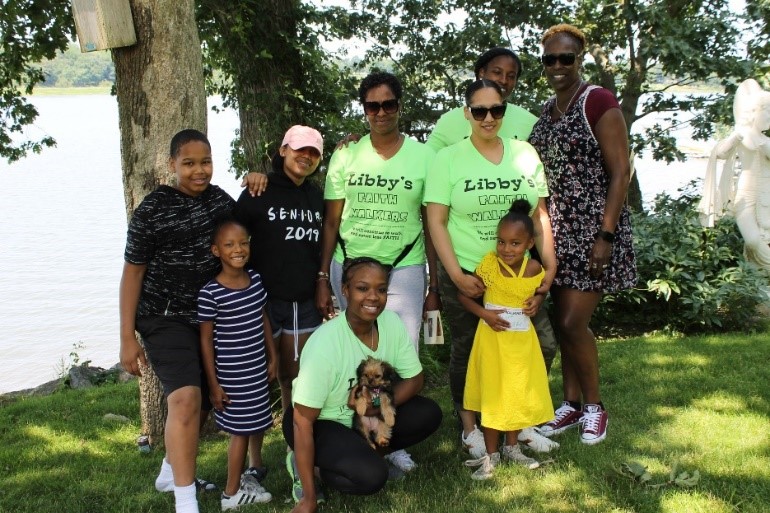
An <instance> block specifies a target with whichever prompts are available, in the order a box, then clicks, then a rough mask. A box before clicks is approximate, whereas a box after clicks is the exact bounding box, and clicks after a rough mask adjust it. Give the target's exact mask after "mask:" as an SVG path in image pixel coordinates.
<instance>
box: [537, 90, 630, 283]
mask: <svg viewBox="0 0 770 513" xmlns="http://www.w3.org/2000/svg"><path fill="white" fill-rule="evenodd" d="M597 88H598V87H597V86H588V87H587V88H586V89H585V90H584V91H583V92H582V93H581V94H580V96H579V97H578V98H577V100H575V102H574V103H573V104H572V105H571V106H569V108H568V109H567V112H565V113H564V115H563V116H562V117H560V118H559V119H557V120H554V119H552V117H551V107H552V106H553V103H554V102H555V101H556V98H555V97H552V98H550V99H549V100H548V101H547V102H546V103H545V105H544V106H543V111H542V113H541V114H540V118H539V119H538V121H537V123H536V124H535V127H534V128H533V129H532V134H531V135H530V137H529V142H530V144H532V145H533V146H534V147H535V149H537V152H538V153H539V154H540V159H541V160H542V161H543V165H544V166H545V175H546V180H547V182H548V189H549V191H550V193H551V196H550V197H549V198H547V199H546V204H547V206H548V214H549V215H550V217H551V227H552V229H553V239H554V248H555V250H556V262H557V271H556V278H555V279H554V282H553V284H554V285H557V286H562V287H567V288H571V289H577V290H581V291H585V292H588V291H593V292H617V291H620V290H624V289H628V288H630V287H633V286H634V284H635V283H636V259H635V256H634V249H633V245H632V240H631V224H630V222H629V214H628V209H627V208H626V206H623V209H622V211H621V214H620V220H619V222H618V226H617V227H616V228H615V242H614V244H613V245H612V255H611V257H610V262H609V266H608V267H607V269H605V270H604V272H603V273H602V274H601V275H600V276H599V278H596V279H595V278H592V277H591V275H590V273H589V269H588V262H589V257H590V255H591V249H592V248H593V245H594V242H595V240H596V234H597V232H598V231H599V230H600V229H601V227H602V219H603V217H604V207H605V204H606V200H607V192H608V189H609V184H610V177H609V175H608V174H607V173H606V172H605V170H604V166H603V158H602V152H601V149H600V148H599V142H598V141H597V140H596V137H595V136H594V134H593V131H592V130H591V127H590V125H589V122H588V118H587V116H586V109H585V105H586V100H587V98H588V95H589V94H590V92H591V91H592V90H594V89H597Z"/></svg>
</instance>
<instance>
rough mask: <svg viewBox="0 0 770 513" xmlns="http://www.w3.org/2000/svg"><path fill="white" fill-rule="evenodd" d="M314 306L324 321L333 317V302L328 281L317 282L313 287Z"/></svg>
mask: <svg viewBox="0 0 770 513" xmlns="http://www.w3.org/2000/svg"><path fill="white" fill-rule="evenodd" d="M315 306H316V308H317V309H318V313H320V314H321V317H323V318H324V319H327V320H328V319H331V318H333V317H334V302H333V301H332V291H331V285H330V284H329V280H318V281H317V282H316V285H315Z"/></svg>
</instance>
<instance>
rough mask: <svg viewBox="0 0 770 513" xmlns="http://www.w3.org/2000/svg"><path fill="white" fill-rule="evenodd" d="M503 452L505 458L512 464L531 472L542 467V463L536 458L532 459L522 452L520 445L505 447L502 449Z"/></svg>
mask: <svg viewBox="0 0 770 513" xmlns="http://www.w3.org/2000/svg"><path fill="white" fill-rule="evenodd" d="M502 452H503V458H504V459H506V460H508V461H510V462H511V463H515V464H517V465H521V466H523V467H527V468H528V469H530V470H534V469H536V468H537V467H539V466H540V462H539V461H537V460H536V459H535V458H530V457H529V456H527V455H525V454H524V453H523V452H521V448H520V447H519V444H516V445H504V446H503V448H502Z"/></svg>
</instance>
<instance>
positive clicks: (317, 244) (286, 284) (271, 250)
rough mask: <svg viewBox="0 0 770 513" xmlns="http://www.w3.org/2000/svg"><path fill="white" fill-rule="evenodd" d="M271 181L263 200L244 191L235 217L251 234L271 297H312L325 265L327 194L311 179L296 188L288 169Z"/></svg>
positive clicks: (272, 176)
mask: <svg viewBox="0 0 770 513" xmlns="http://www.w3.org/2000/svg"><path fill="white" fill-rule="evenodd" d="M268 177H269V185H268V186H267V189H265V192H263V193H262V195H261V196H257V197H252V196H251V195H250V194H249V191H248V189H244V191H243V193H241V197H240V198H238V202H237V204H236V206H235V211H234V214H235V218H236V219H238V221H240V222H241V223H243V224H244V226H246V228H247V229H248V230H249V233H250V234H251V256H250V257H249V263H250V264H251V265H252V266H253V267H254V269H255V270H256V271H257V272H258V273H259V274H261V275H262V283H263V284H264V286H265V290H267V295H268V297H269V298H275V299H281V300H284V301H305V300H308V299H312V298H314V297H315V285H316V279H317V277H318V275H317V273H318V268H319V266H320V262H321V216H322V213H323V194H322V193H321V191H320V190H319V189H318V188H317V187H316V186H315V185H313V184H312V183H310V182H309V181H308V180H305V181H304V182H303V183H302V185H299V186H298V185H296V184H295V183H294V182H292V181H291V180H290V179H289V177H287V176H286V173H284V172H283V170H281V171H280V172H277V171H273V172H271V173H269V174H268Z"/></svg>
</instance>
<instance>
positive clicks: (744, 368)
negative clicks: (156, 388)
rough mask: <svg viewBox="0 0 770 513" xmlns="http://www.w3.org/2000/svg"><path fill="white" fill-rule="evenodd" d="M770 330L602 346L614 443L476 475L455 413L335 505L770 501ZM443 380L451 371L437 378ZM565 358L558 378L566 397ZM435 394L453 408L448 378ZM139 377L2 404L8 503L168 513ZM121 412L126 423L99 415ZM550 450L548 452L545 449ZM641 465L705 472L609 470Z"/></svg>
mask: <svg viewBox="0 0 770 513" xmlns="http://www.w3.org/2000/svg"><path fill="white" fill-rule="evenodd" d="M769 335H770V334H769V333H768V332H765V333H760V334H755V335H741V334H726V335H715V336H702V337H681V338H672V337H670V336H663V335H660V336H650V337H646V338H633V339H627V340H609V341H604V342H602V343H601V345H600V348H599V350H600V358H601V362H602V384H603V396H604V401H605V404H606V405H607V408H608V410H609V411H610V424H609V435H608V438H607V440H606V441H605V442H603V443H601V444H599V445H596V446H593V447H591V446H585V445H582V444H581V443H580V441H579V440H578V434H577V431H572V432H567V433H564V434H562V435H561V436H560V437H559V438H558V440H559V441H560V442H561V443H562V447H561V449H560V450H558V451H557V452H556V453H555V454H554V455H553V456H552V457H553V460H554V461H553V463H551V464H548V465H545V466H543V467H541V468H540V469H538V470H535V471H529V470H525V469H520V468H513V467H503V468H501V469H500V470H499V471H498V472H497V473H496V476H495V478H494V479H492V480H490V481H486V482H475V481H472V480H471V479H470V470H469V469H467V468H465V467H464V466H463V465H462V462H463V460H464V459H465V455H464V454H463V453H462V452H461V451H460V450H459V447H458V433H457V427H456V421H455V419H454V418H453V417H452V416H451V415H450V414H447V415H446V416H445V419H444V423H443V425H442V427H441V430H440V431H439V432H438V433H437V434H436V435H435V436H433V437H432V438H431V439H429V440H428V441H426V442H424V443H423V444H421V445H419V446H417V447H414V448H413V449H412V450H411V452H412V454H413V456H414V459H415V460H416V461H417V462H418V464H419V467H418V468H417V469H416V470H415V471H414V472H413V473H411V474H409V475H408V476H407V478H406V479H404V480H402V481H398V482H392V483H388V485H387V486H386V488H385V490H383V491H382V492H380V493H379V494H377V495H375V496H372V497H349V496H342V495H340V494H336V493H329V494H327V495H328V497H327V502H326V503H325V504H323V505H322V506H321V508H320V511H327V512H340V511H349V512H359V511H361V512H363V511H372V512H375V511H376V512H440V513H449V512H501V511H511V512H553V513H562V512H573V511H574V512H614V513H620V512H623V513H631V512H634V513H658V512H683V513H684V512H686V513H697V512H704V513H726V512H746V513H749V512H765V511H769V510H770V438H769V437H768V432H770V403H769V402H768V401H769V396H768V392H767V386H768V383H770V336H769ZM438 381H439V382H443V380H438ZM560 382H561V378H560V375H559V368H558V366H557V367H555V368H554V371H553V375H552V377H551V384H552V393H553V396H554V401H559V400H560V399H561V394H560V390H559V384H560ZM426 393H427V395H429V396H431V397H433V398H434V399H436V400H438V401H439V403H440V404H441V405H442V407H443V409H444V411H445V412H449V411H450V400H449V391H448V387H447V386H444V385H441V386H433V387H431V388H429V389H427V390H426ZM138 410H139V405H138V391H137V387H136V384H135V383H131V384H126V385H109V386H104V387H101V388H95V389H91V390H88V391H72V390H66V391H63V392H61V393H58V394H55V395H53V396H50V397H42V398H30V399H24V400H20V401H16V402H12V403H9V404H5V405H2V406H0V512H8V513H11V512H12V513H22V512H36V513H38V512H56V513H75V512H78V513H86V512H88V513H101V512H126V513H129V512H131V513H139V512H170V511H173V496H172V495H171V494H161V493H158V492H156V491H155V489H154V487H153V481H154V478H155V475H156V473H157V470H158V468H159V467H160V461H161V458H162V454H160V453H158V452H152V453H150V454H141V453H139V452H138V451H137V448H136V436H137V433H138V431H139V428H138V426H139V414H138ZM106 413H116V414H121V415H125V416H127V417H129V418H131V419H132V423H130V424H116V423H114V422H109V421H104V420H102V416H103V415H104V414H106ZM226 444H227V439H226V438H225V437H224V436H219V435H217V436H214V437H211V438H208V439H206V440H204V441H203V442H202V443H201V452H200V457H199V475H201V476H203V477H206V478H207V479H210V480H213V481H215V482H217V483H218V484H220V485H222V484H224V481H225V477H226V470H225V460H226ZM284 455H285V446H284V444H283V440H282V437H281V435H280V433H279V432H278V430H273V431H272V432H271V433H270V435H269V437H268V439H267V443H266V449H265V459H266V462H267V464H268V465H269V466H270V469H271V471H270V474H269V475H268V477H267V479H266V480H265V482H264V484H265V486H266V488H267V489H268V490H269V491H270V492H271V493H272V494H273V496H274V498H273V501H272V502H271V503H269V504H267V505H255V506H249V507H246V508H243V511H245V512H251V511H253V512H257V511H266V512H267V511H269V512H274V511H281V512H288V511H289V510H290V509H291V507H292V503H291V499H290V492H289V485H290V483H289V478H288V474H287V473H286V471H285V469H284V467H283V460H284ZM540 458H541V459H542V457H540ZM631 461H638V462H640V463H642V464H643V465H645V466H647V467H648V469H649V471H650V473H651V474H652V482H654V483H657V482H662V481H665V480H666V479H667V478H668V473H669V469H670V466H671V465H672V464H673V463H674V462H679V469H680V470H681V471H685V470H686V471H689V472H692V471H695V470H698V471H699V472H700V476H701V477H700V481H699V483H698V484H697V486H695V487H693V488H678V487H664V488H662V489H657V490H656V489H651V488H646V487H643V486H641V485H639V484H636V483H633V482H631V481H630V480H628V479H626V478H624V477H622V476H619V475H617V474H615V473H614V472H613V471H612V468H613V467H615V466H619V465H620V464H622V463H624V462H631ZM200 503H201V512H210V513H213V512H217V511H220V508H219V497H218V494H216V493H212V494H207V495H204V496H202V498H201V501H200Z"/></svg>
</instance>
